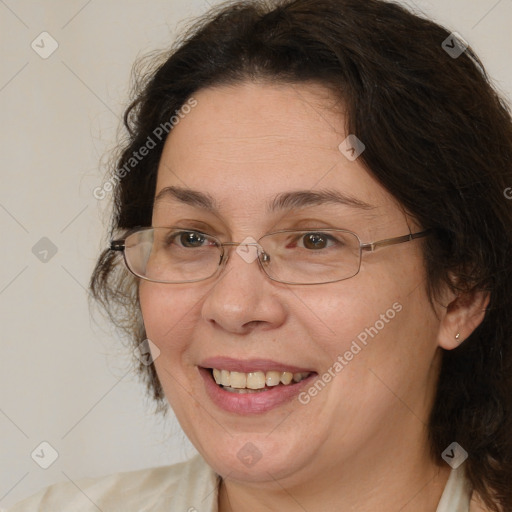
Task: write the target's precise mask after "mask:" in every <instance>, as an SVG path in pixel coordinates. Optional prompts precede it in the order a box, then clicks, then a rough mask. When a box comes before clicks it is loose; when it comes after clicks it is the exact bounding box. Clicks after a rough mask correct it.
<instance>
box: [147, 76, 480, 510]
mask: <svg viewBox="0 0 512 512" xmlns="http://www.w3.org/2000/svg"><path fill="white" fill-rule="evenodd" d="M194 97H195V98H196V99H197V106H196V107H195V108H194V109H192V111H191V112H190V113H189V114H188V115H187V116H186V117H185V118H184V119H183V120H181V121H180V122H179V124H178V125H177V126H175V128H174V129H173V130H172V132H171V134H170V135H169V137H168V139H167V141H166V144H165V148H164V152H163V155H162V159H161V163H160V167H159V170H158V180H157V187H156V193H157V194H158V192H160V191H161V190H162V188H164V187H168V186H171V185H174V186H181V187H189V188H192V189H195V190H200V191H202V192H208V193H209V194H210V195H211V196H213V197H214V198H215V199H216V200H217V201H218V203H219V204H220V209H219V210H218V211H217V212H215V213H212V212H208V211H205V210H203V209H201V208H198V207H195V206H191V205H187V204H182V203H181V202H179V201H176V200H172V199H170V198H168V199H165V200H162V201H160V202H157V203H156V204H155V207H154V213H153V225H154V226H166V225H176V224H178V225H182V226H183V227H194V228H196V229H198V228H199V229H202V230H204V231H206V232H208V233H210V234H213V235H216V236H217V237H219V238H220V239H221V240H223V241H239V242H241V241H243V240H244V239H245V238H246V237H248V236H251V237H254V238H256V239H258V238H259V237H261V236H262V235H264V234H265V233H268V232H271V231H275V230H278V229H291V228H294V227H296V228H301V227H306V228H310V227H319V226H320V227H332V228H345V229H349V230H351V231H354V232H355V233H357V234H358V235H359V237H360V238H361V240H362V241H363V242H372V241H375V240H381V239H384V238H390V237H395V236H401V235H404V234H407V233H408V232H409V227H410V229H411V232H415V231H421V226H418V225H416V224H415V223H414V220H413V219H411V218H407V217H406V216H405V215H404V213H403V210H402V209H401V208H400V205H398V204H397V203H396V201H395V200H394V198H393V197H392V196H391V195H390V194H389V193H388V192H386V191H385V190H384V189H383V188H382V187H381V186H380V185H379V184H378V183H377V182H376V180H375V179H374V178H373V177H372V175H371V174H370V173H369V172H368V171H367V170H366V169H365V168H364V166H363V164H362V162H361V160H360V159H357V160H355V161H349V160H348V159H347V158H346V157H345V156H344V155H343V154H342V153H341V152H340V150H339V149H338V145H339V144H340V143H341V142H342V141H343V140H344V139H345V137H346V134H345V133H344V121H345V119H344V116H343V109H342V105H341V104H340V103H339V102H336V101H335V99H334V98H333V96H332V95H331V94H330V93H329V92H328V91H327V90H325V89H324V88H323V87H321V86H319V85H315V84H295V85H289V84H288V85H286V84H269V83H265V82H260V83H254V82H250V83H242V84H237V85H231V86H219V87H215V88H209V89H205V90H202V91H199V92H198V93H196V94H195V95H194ZM363 142H364V141H363ZM319 189H336V190H338V191H341V192H344V193H349V194H350V195H351V196H352V197H355V198H357V199H360V200H363V201H365V202H367V203H370V204H371V205H372V206H373V208H372V209H371V210H361V209H357V208H353V207H349V206H343V205H333V204H323V205H318V206H313V207H308V208H304V209H300V210H289V211H281V212H276V213H274V214H267V213H266V210H265V205H266V202H267V201H268V200H269V198H271V197H273V196H274V195H275V194H276V193H278V192H286V191H293V190H319ZM192 221H194V222H192ZM231 250H232V253H231V257H230V259H229V261H228V263H227V265H226V267H225V268H224V270H223V271H222V273H221V274H220V276H217V277H215V278H211V279H208V280H205V281H202V282H197V283H192V284H179V285H176V284H167V285H166V284H158V283H150V282H147V281H142V282H141V284H140V289H139V293H140V302H141V308H142V314H143V318H144V322H145V326H146V331H147V335H148V338H149V339H151V340H152V341H153V342H154V343H155V344H156V345H157V346H158V347H159V349H160V351H161V354H160V357H158V358H157V359H156V361H155V365H156V370H157V373H158V376H159V378H160V380H161V382H162V385H163V388H164V390H165V393H166V396H167V398H168V400H169V402H170V404H171V406H172V408H173V410H174V412H175V414H176V416H177V418H178V420H179V422H180V424H181V425H182V427H183V429H184V431H185V433H186V434H187V436H188V437H189V438H190V440H191V441H192V442H193V444H194V445H195V446H196V448H197V449H198V451H199V452H200V453H201V454H202V455H203V457H204V458H205V459H206V461H207V462H208V463H209V464H210V466H211V467H212V468H213V469H214V470H215V471H216V472H217V473H218V474H220V475H221V476H222V477H223V482H222V485H221V489H220V493H219V510H220V512H227V511H236V512H244V511H249V510H251V511H252V510H261V511H264V510H269V511H270V510H272V511H277V510H279V511H281V512H287V511H292V510H294V511H296V510H303V509H304V510H324V511H337V512H340V511H342V512H346V511H355V510H357V511H359V512H365V511H375V510H379V511H382V512H392V511H393V512H396V511H397V510H401V511H402V512H407V511H418V510H421V511H432V512H433V511H435V510H436V508H437V504H438V502H439V499H440V496H441V494H442V491H443V488H444V486H445V484H446V480H447V478H448V476H449V471H450V468H449V466H447V465H445V466H442V467H438V466H437V465H435V464H434V463H433V462H432V460H431V458H430V455H429V449H428V443H427V430H426V423H427V418H428V414H429V411H430V409H431V407H432V402H433V389H434V386H435V382H436V379H437V375H438V371H439V363H440V356H441V350H440V349H441V348H444V349H447V350H450V349H453V348H455V347H456V346H457V345H458V344H459V343H460V342H461V340H462V342H463V340H465V339H466V338H467V337H468V336H469V335H470V333H471V332H472V331H473V329H474V328H475V327H476V326H477V325H478V324H479V323H480V322H481V320H482V319H483V309H484V308H485V305H486V297H484V296H482V295H479V294H474V295H472V296H471V297H466V298H465V300H463V301H462V300H460V298H457V297H456V296H454V295H453V294H451V293H450V292H448V291H447V290H445V291H444V292H442V293H441V297H440V300H439V302H440V303H439V304H438V303H437V302H436V303H435V307H434V308H432V307H431V305H430V303H429V301H428V297H427V294H426V291H425V279H426V276H425V273H424V270H423V265H422V261H423V260H422V241H421V239H419V240H415V241H413V242H408V243H404V244H399V245H395V246H392V247H388V248H384V249H379V250H378V251H376V252H374V253H366V254H364V255H363V260H362V264H361V270H360V272H359V274H357V275H356V276H355V277H353V278H351V279H348V280H345V281H340V282H336V283H330V284H323V285H313V286H290V285H286V284H282V283H277V282H274V281H271V280H270V279H268V278H267V277H266V276H265V274H264V273H263V272H262V270H261V269H260V268H259V266H258V263H257V262H253V263H250V264H248V263H246V262H245V261H244V260H243V259H242V258H240V257H238V255H237V254H236V252H235V251H234V250H233V249H231ZM397 302H398V303H400V304H401V305H402V310H401V311H400V312H399V313H397V314H396V316H395V318H393V319H392V320H390V321H389V322H388V323H386V325H385V327H384V328H383V329H381V330H380V331H379V333H378V335H376V336H375V337H374V338H373V339H370V340H369V342H368V345H367V346H366V347H364V349H363V350H361V352H359V353H358V354H357V356H355V357H354V358H353V360H352V361H350V362H349V364H347V365H346V366H345V367H344V369H343V371H342V372H340V373H339V374H338V375H337V376H336V377H335V378H334V379H332V381H331V382H330V383H329V384H328V385H327V386H326V387H325V389H323V390H322V391H321V392H320V393H319V394H318V395H317V396H316V397H314V399H312V400H311V401H310V403H309V404H307V405H302V404H301V403H299V402H298V401H297V400H293V401H291V402H288V403H286V404H284V405H282V406H280V407H277V408H275V409H273V410H271V411H268V412H266V413H262V414H259V415H252V416H241V415H237V414H233V413H228V412H225V411H223V410H221V409H219V408H218V407H217V406H216V405H215V404H213V403H212V402H211V401H210V399H209V398H208V396H207V395H206V392H205V389H204V383H203V380H202V378H201V377H200V375H199V373H198V370H197V365H198V364H199V363H200V362H201V361H202V360H204V359H206V358H207V357H214V356H230V357H234V358H238V359H250V358H267V359H273V360H277V361H282V362H286V363H288V364H292V365H296V366H299V367H306V368H314V369H315V370H316V371H317V372H318V373H319V374H320V375H321V374H322V373H323V372H325V371H326V370H327V369H328V368H330V367H332V365H333V363H334V361H335V360H336V358H337V356H338V355H340V354H344V353H345V352H346V351H347V350H348V349H349V347H350V345H351V343H352V340H354V339H355V338H356V337H357V335H358V334H359V333H360V332H361V331H363V330H364V329H365V327H369V326H372V325H374V324H375V322H376V321H377V320H378V319H379V318H380V315H381V314H383V313H385V312H386V311H387V310H388V309H389V308H391V307H392V305H393V304H394V303H397ZM442 304H444V306H443V305H442ZM457 332H459V333H460V338H459V340H458V341H457V340H456V339H455V335H456V333H457ZM247 442H251V443H252V444H254V445H255V446H256V447H257V448H258V450H259V451H260V452H261V459H260V460H259V461H258V462H257V463H256V464H255V465H253V466H252V467H250V468H248V467H246V466H244V464H242V463H241V461H240V460H239V458H238V457H237V453H238V451H239V450H240V449H241V448H242V447H243V446H244V445H245V444H246V443H247ZM301 507H302V508H301Z"/></svg>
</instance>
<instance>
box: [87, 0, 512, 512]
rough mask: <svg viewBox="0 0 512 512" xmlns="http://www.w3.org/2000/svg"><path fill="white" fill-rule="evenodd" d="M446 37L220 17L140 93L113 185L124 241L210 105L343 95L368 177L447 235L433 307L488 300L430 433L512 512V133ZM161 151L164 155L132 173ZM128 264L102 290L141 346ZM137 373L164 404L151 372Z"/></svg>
mask: <svg viewBox="0 0 512 512" xmlns="http://www.w3.org/2000/svg"><path fill="white" fill-rule="evenodd" d="M449 35H450V32H449V31H447V30H446V29H444V28H443V27H441V26H439V25H437V24H435V23H433V22H431V21H429V20H427V19H424V18H422V17H421V16H417V15H414V14H412V13H411V12H409V11H407V10H406V9H405V8H403V7H401V6H399V5H397V4H394V3H391V2H385V1H381V0H365V1H361V0H284V1H278V0H276V1H273V2H265V1H249V2H248V1H244V2H238V3H232V4H230V5H225V6H223V7H222V8H220V9H216V10H214V11H212V12H210V13H209V14H207V15H206V16H205V17H204V18H202V19H201V20H199V22H198V23H196V24H195V25H194V26H193V27H192V29H191V30H190V31H189V32H188V33H187V34H186V35H185V36H184V37H183V38H182V39H181V40H179V41H178V43H177V44H176V45H175V47H174V48H173V49H172V51H170V52H168V53H167V54H166V55H165V60H164V61H163V62H160V61H159V63H158V66H157V68H156V70H154V71H152V72H150V73H149V74H147V75H145V76H144V77H143V78H141V79H140V80H139V83H138V86H137V87H138V89H137V90H138V91H139V92H138V94H137V96H136V98H135V100H134V101H133V103H132V104H131V105H130V107H129V108H128V110H127V111H126V114H125V126H126V128H127V133H128V135H127V137H128V140H127V142H126V144H124V145H123V146H122V147H121V150H120V154H119V158H118V161H117V165H116V168H115V169H114V170H113V171H112V177H111V180H112V182H114V183H115V187H114V191H113V197H114V215H113V220H112V226H111V234H112V235H113V234H115V233H117V232H118V231H124V230H128V229H130V228H133V227H136V226H149V225H151V214H152V207H153V198H154V194H155V184H156V174H157V166H158V163H159V159H160V155H161V151H162V147H163V143H164V142H165V137H161V140H158V137H156V136H155V135H154V133H155V129H156V128H157V127H159V126H162V124H163V123H166V122H169V120H170V119H171V117H172V116H173V115H177V113H178V112H179V111H180V108H181V107H182V106H183V105H184V104H185V102H186V101H187V100H189V99H190V98H191V97H192V96H193V94H194V93H195V92H197V91H198V90H200V89H203V88H205V87H209V86H213V85H218V84H226V83H237V82H241V81H247V80H254V79H264V80H269V81H273V82H285V83H300V82H306V81H313V82H316V83H319V84H323V85H324V86H326V87H328V88H329V89H331V90H334V91H336V94H337V95H338V97H339V98H340V99H341V100H342V101H343V102H344V104H345V105H346V108H347V114H348V121H347V127H346V130H347V133H351V134H355V135H356V136H357V137H358V138H359V139H360V140H362V141H363V142H364V144H365V145H366V150H365V151H364V153H363V154H362V155H361V156H360V157H359V158H360V159H361V161H362V162H363V164H364V165H365V166H366V167H367V168H368V170H369V171H370V172H371V173H372V174H373V175H374V176H375V177H376V179H377V180H378V181H379V182H380V183H381V185H382V186H383V187H384V188H385V189H386V190H388V191H389V192H390V193H391V194H392V195H393V196H394V197H395V198H396V199H397V200H398V201H399V203H401V205H402V206H403V207H404V209H405V210H406V211H407V212H408V213H409V214H410V215H412V216H413V217H414V218H415V219H416V220H417V221H418V222H419V224H420V225H421V226H422V227H423V228H425V229H432V230H433V231H434V236H431V237H429V238H428V239H426V241H425V254H424V257H425V265H426V269H427V276H428V292H429V296H430V297H431V298H432V299H434V298H435V296H436V292H437V291H438V290H439V289H440V287H441V286H442V285H443V284H447V285H449V286H450V287H452V288H453V289H457V290H458V291H459V292H461V293H464V292H470V291H471V290H486V291H488V292H489V293H490V304H489V306H488V309H487V311H486V315H485V318H484V320H483V322H482V324H481V325H480V326H479V327H478V328H477V329H476V330H475V331H474V333H473V334H472V335H471V336H470V337H469V338H468V339H467V340H465V341H464V343H462V344H461V346H459V347H458V348H457V349H455V350H452V351H444V352H443V362H442V368H441V372H440V375H439V382H438V387H437V396H436V400H435V404H434V407H433V410H432V413H431V417H430V421H429V432H430V439H431V447H432V454H433V456H434V458H435V459H436V460H437V461H438V462H439V463H442V461H441V458H440V455H441V453H442V452H443V450H444V449H445V448H446V447H447V446H448V445H450V444H451V443H452V442H453V441H457V442H458V443H459V444H460V445H461V446H462V447H463V448H464V449H465V450H466V451H467V452H468V453H469V458H468V460H467V461H466V474H467V476H468V478H469V481H470V483H471V485H472V487H473V488H474V489H475V490H476V491H477V492H478V494H479V495H480V496H481V497H482V498H483V499H484V501H485V503H486V504H487V506H488V507H489V508H491V509H492V510H493V511H501V512H504V511H507V510H512V343H511V341H512V339H511V338H512V272H511V253H512V251H511V245H512V243H511V242H512V202H511V201H507V199H506V197H505V194H504V191H505V190H506V189H507V188H508V187H511V186H512V171H511V166H512V122H511V117H510V113H509V110H508V108H507V107H506V106H505V104H504V102H503V101H502V100H501V99H500V97H499V95H498V94H497V93H496V91H495V90H494V88H493V87H492V86H491V85H490V82H489V80H488V78H487V75H486V73H485V71H484V68H483V66H482V64H481V63H480V61H479V60H478V57H477V56H476V55H475V54H474V53H473V51H472V50H471V48H467V49H466V51H464V52H463V53H462V54H461V55H460V56H459V57H458V58H453V56H451V55H449V54H448V53H447V51H445V49H444V48H443V47H442V43H443V41H445V40H446V39H447V38H448V37H449ZM451 46H453V43H451ZM148 137H152V139H153V141H154V142H155V147H154V148H152V149H151V151H150V152H149V153H148V154H147V156H145V157H144V158H143V159H141V160H140V161H138V162H137V163H136V165H132V164H134V162H133V161H130V159H131V158H133V154H134V152H136V151H138V149H139V148H141V147H142V146H143V145H145V144H147V141H148ZM129 163H130V166H128V164H129ZM121 169H124V170H125V172H123V173H121V172H120V170H121ZM119 262H120V260H119V255H118V254H113V253H111V252H109V251H108V250H107V251H105V252H104V253H103V254H102V255H101V257H100V259H99V261H98V263H97V266H96V269H95V271H94V274H93V276H92V280H91V290H92V293H93V296H94V297H95V298H96V299H97V300H98V301H99V302H100V304H102V305H103V306H104V307H105V309H106V311H107V312H108V313H109V314H110V316H111V318H112V320H113V321H114V322H115V324H116V325H118V326H119V327H121V328H122V329H124V330H125V331H126V332H127V333H128V334H129V335H130V337H131V339H132V340H133V343H135V344H138V343H139V342H140V341H141V340H143V339H144V338H145V333H144V327H143V324H142V319H141V316H140V308H139V304H138V297H137V281H136V280H135V279H134V278H132V276H131V275H130V274H128V273H127V272H126V270H125V269H124V268H123V266H122V265H120V264H119ZM140 369H141V374H142V375H143V376H145V377H146V379H147V383H148V384H149V387H150V390H151V391H152V394H153V396H154V397H155V398H156V399H157V401H159V402H160V403H162V402H163V392H162V388H161V386H160V383H159V381H158V378H157V375H156V373H155V370H154V367H153V366H152V365H151V366H144V365H141V366H140Z"/></svg>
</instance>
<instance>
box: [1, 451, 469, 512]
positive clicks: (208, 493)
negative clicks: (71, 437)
mask: <svg viewBox="0 0 512 512" xmlns="http://www.w3.org/2000/svg"><path fill="white" fill-rule="evenodd" d="M218 484H219V476H218V475H217V474H216V473H215V472H214V471H213V470H212V469H211V468H210V467H209V466H208V465H207V464H206V462H205V461H204V459H203V458H202V457H201V456H200V455H196V456H195V457H194V458H192V459H190V460H189V461H187V462H182V463H180V464H174V465H172V466H164V467H159V468H151V469H143V470H139V471H130V472H127V473H116V474H113V475H110V476H107V477H103V478H94V479H86V480H80V481H78V482H76V483H72V482H64V483H60V484H56V485H52V486H51V487H48V488H46V489H43V490H42V491H41V492H39V493H38V494H36V495H35V496H32V497H31V498H28V499H26V500H24V501H22V502H20V503H18V504H17V505H15V506H14V507H13V508H10V509H9V511H8V512H29V511H30V512H35V511H38V512H98V511H101V512H218V508H217V498H218ZM465 484H466V482H465V479H464V475H463V472H462V469H459V470H452V471H451V474H450V477H449V479H448V482H447V484H446V487H445V489H444V492H443V495H442V497H441V501H440V502H439V505H438V507H437V512H469V502H470V493H469V491H468V490H467V488H466V485H465Z"/></svg>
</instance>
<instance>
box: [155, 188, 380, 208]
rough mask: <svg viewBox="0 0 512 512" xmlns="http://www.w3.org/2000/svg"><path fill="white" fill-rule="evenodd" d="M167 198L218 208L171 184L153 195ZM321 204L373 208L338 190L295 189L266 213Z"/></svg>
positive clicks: (272, 203) (199, 195) (278, 198)
mask: <svg viewBox="0 0 512 512" xmlns="http://www.w3.org/2000/svg"><path fill="white" fill-rule="evenodd" d="M167 199H171V200H175V201H179V202H181V203H184V204H187V205H190V206H195V207H196V208H201V209H203V210H207V211H210V212H218V211H219V209H220V208H219V204H218V203H217V201H216V200H215V199H214V198H213V197H212V196H211V195H210V194H208V193H205V192H200V191H199V190H194V189H191V188H186V187H177V186H171V187H165V188H163V189H162V190H161V191H160V192H159V193H158V194H157V196H156V197H155V204H156V203H158V202H161V201H164V200H167ZM323 204H341V205H344V206H350V207H352V208H359V209H362V210H372V209H374V208H375V207H374V206H372V205H370V204H368V203H366V202H364V201H361V200H360V199H356V198H355V197H352V196H350V195H347V194H344V193H342V192H340V191H338V190H315V191H311V190H296V191H291V192H281V193H280V194H277V195H276V196H274V197H273V198H272V199H271V200H270V201H268V202H267V213H274V212H277V211H281V210H293V209H301V208H307V207H308V206H318V205H323Z"/></svg>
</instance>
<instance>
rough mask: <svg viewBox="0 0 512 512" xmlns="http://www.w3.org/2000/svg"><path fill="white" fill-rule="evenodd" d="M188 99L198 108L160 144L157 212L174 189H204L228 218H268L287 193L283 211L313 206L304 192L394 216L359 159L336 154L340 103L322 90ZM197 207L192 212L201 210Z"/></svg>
mask: <svg viewBox="0 0 512 512" xmlns="http://www.w3.org/2000/svg"><path fill="white" fill-rule="evenodd" d="M194 98H195V99H196V101H197V105H196V106H195V107H194V108H193V109H192V110H191V112H190V113H188V114H187V115H186V116H185V117H184V118H183V119H182V120H181V121H180V122H179V123H178V124H177V125H176V126H175V127H174V128H173V130H172V131H171V133H170V135H169V136H168V138H167V141H166V144H165V146H164V151H163V154H162V158H161V161H160V166H159V171H158V179H157V189H156V195H157V198H158V199H159V201H157V202H156V203H155V207H156V208H158V207H159V206H160V205H161V204H164V203H170V202H174V203H176V199H178V200H179V198H177V197H176V196H177V194H175V193H173V192H175V191H176V190H171V193H166V191H165V189H178V188H179V189H180V190H181V191H182V192H183V191H184V190H186V189H188V190H190V189H193V190H196V191H202V192H203V193H204V195H205V196H208V197H209V199H210V204H209V206H215V209H216V210H217V211H221V210H222V211H223V212H224V213H226V214H229V213H233V212H238V214H240V212H243V211H247V212H251V213H252V214H256V213H258V214H263V213H265V214H267V213H271V212H272V205H273V206H276V204H278V203H281V206H283V198H284V197H285V195H286V194H288V199H286V198H285V199H284V203H286V201H288V204H287V206H290V205H292V203H293V202H294V200H296V199H297V197H298V194H299V193H301V194H302V206H312V205H313V203H315V201H314V200H311V201H310V202H309V204H306V203H308V201H307V200H306V201H304V193H307V192H309V193H310V195H311V194H312V193H316V194H317V195H322V194H323V195H324V199H325V201H324V202H325V204H330V205H331V206H332V205H333V204H334V203H335V201H332V200H331V201H330V200H329V198H328V197H327V196H329V194H330V195H331V198H332V196H338V197H343V198H345V199H348V201H345V202H346V203H347V204H346V206H350V204H349V203H350V202H352V203H353V204H352V206H353V207H354V206H356V203H359V206H361V207H362V208H359V209H360V210H366V212H370V211H374V210H376V209H378V210H380V212H379V215H382V214H383V211H386V210H391V211H392V210H393V209H395V210H396V204H395V202H394V200H393V198H392V197H390V196H389V194H388V193H387V192H386V191H385V190H384V189H383V188H382V187H381V186H380V185H379V184H378V183H377V182H376V181H375V179H374V178H373V177H372V175H371V174H370V173H368V172H367V171H366V170H365V168H364V166H363V165H362V163H361V161H358V160H357V159H356V160H355V161H351V160H349V159H348V158H347V157H346V156H345V154H344V153H343V152H342V151H340V149H339V146H340V144H342V143H343V141H344V140H345V139H346V137H347V135H346V134H345V131H344V124H345V117H344V115H343V105H342V103H341V102H339V101H336V99H335V98H334V96H333V95H332V94H331V93H330V92H329V91H328V90H327V89H324V88H322V87H321V86H318V85H314V84H293V85H286V84H279V85H276V84H273V85H272V84H267V83H252V82H251V83H242V84H237V85H230V86H222V87H215V88H209V89H204V90H201V91H199V92H197V93H196V94H194ZM291 192H295V198H294V199H290V195H289V194H290V193H291ZM182 196H183V195H182ZM189 199H190V197H189ZM196 199H197V198H196ZM310 199H311V198H310ZM193 202H194V201H193ZM200 202H201V201H195V204H194V206H195V207H198V208H201V207H202V206H201V204H200ZM299 203H301V200H299V202H298V203H297V202H296V204H295V206H297V207H298V206H299ZM320 203H321V202H320V201H317V202H316V204H317V205H318V204H320ZM203 206H204V205H203ZM388 213H389V212H388Z"/></svg>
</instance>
